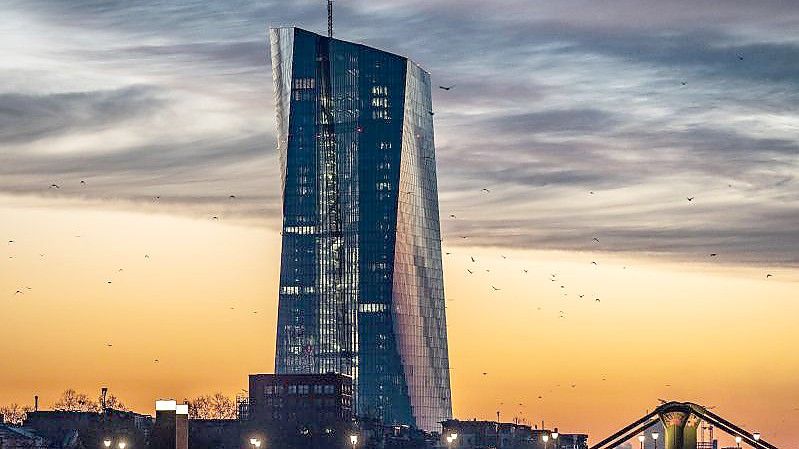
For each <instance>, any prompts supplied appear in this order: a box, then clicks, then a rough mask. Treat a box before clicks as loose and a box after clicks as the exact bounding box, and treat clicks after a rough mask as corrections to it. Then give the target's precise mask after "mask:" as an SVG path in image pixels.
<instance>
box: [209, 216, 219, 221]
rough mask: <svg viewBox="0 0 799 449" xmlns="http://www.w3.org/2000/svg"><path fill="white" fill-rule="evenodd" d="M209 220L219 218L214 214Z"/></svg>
mask: <svg viewBox="0 0 799 449" xmlns="http://www.w3.org/2000/svg"><path fill="white" fill-rule="evenodd" d="M211 220H219V217H217V216H216V215H214V216H213V217H211Z"/></svg>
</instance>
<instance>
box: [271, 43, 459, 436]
mask: <svg viewBox="0 0 799 449" xmlns="http://www.w3.org/2000/svg"><path fill="white" fill-rule="evenodd" d="M270 40H271V47H272V69H273V75H274V82H275V92H276V106H277V118H278V151H279V154H280V162H281V176H282V181H283V231H282V235H283V247H282V257H281V269H280V292H279V308H278V329H277V351H276V358H275V372H276V373H278V374H324V373H328V372H336V373H342V374H345V375H347V376H350V377H352V379H353V382H354V391H353V397H354V401H355V402H354V405H355V410H356V413H357V415H358V416H360V417H367V418H373V419H378V420H380V421H382V422H384V423H388V424H397V425H410V426H415V427H418V428H421V429H424V430H428V431H432V430H437V429H440V424H439V423H440V422H441V421H443V420H445V419H448V418H450V417H451V414H452V406H451V397H450V379H449V359H448V349H447V334H446V317H445V313H444V285H443V275H442V267H441V240H440V238H441V234H440V227H439V210H438V190H437V184H436V163H435V150H434V144H433V111H432V105H431V86H430V76H429V74H428V73H427V72H425V71H424V70H423V69H421V68H420V67H419V66H418V65H416V64H415V63H413V62H412V61H410V60H408V59H407V58H404V57H401V56H397V55H394V54H391V53H387V52H384V51H381V50H377V49H374V48H370V47H367V46H364V45H360V44H355V43H351V42H345V41H341V40H337V39H332V38H328V37H324V36H320V35H317V34H314V33H311V32H308V31H305V30H301V29H298V28H279V29H272V30H271V31H270Z"/></svg>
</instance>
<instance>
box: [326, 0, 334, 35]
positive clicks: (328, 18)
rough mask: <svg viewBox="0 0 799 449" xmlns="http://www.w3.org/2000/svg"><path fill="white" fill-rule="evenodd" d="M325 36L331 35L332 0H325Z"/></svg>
mask: <svg viewBox="0 0 799 449" xmlns="http://www.w3.org/2000/svg"><path fill="white" fill-rule="evenodd" d="M327 37H333V0H327Z"/></svg>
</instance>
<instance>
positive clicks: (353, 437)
mask: <svg viewBox="0 0 799 449" xmlns="http://www.w3.org/2000/svg"><path fill="white" fill-rule="evenodd" d="M350 444H352V448H353V449H355V446H357V445H358V435H355V434H352V435H350Z"/></svg>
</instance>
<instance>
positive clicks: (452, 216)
mask: <svg viewBox="0 0 799 449" xmlns="http://www.w3.org/2000/svg"><path fill="white" fill-rule="evenodd" d="M449 218H457V217H456V216H455V215H454V214H450V216H449Z"/></svg>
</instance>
